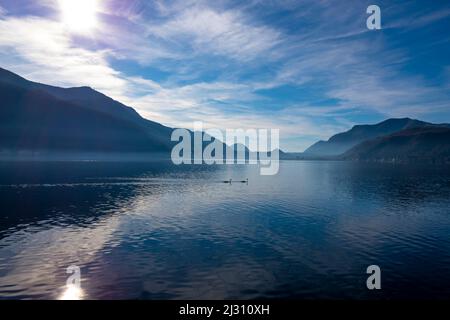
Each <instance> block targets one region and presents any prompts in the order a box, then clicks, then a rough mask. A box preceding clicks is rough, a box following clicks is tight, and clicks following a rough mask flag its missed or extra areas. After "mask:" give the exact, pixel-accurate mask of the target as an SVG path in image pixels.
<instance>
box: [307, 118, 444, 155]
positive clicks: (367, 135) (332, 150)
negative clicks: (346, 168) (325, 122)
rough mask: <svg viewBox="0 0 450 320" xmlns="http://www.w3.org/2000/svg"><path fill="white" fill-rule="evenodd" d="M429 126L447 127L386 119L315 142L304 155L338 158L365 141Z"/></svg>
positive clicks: (407, 119)
mask: <svg viewBox="0 0 450 320" xmlns="http://www.w3.org/2000/svg"><path fill="white" fill-rule="evenodd" d="M429 126H449V125H448V124H441V125H436V124H432V123H428V122H424V121H420V120H415V119H410V118H401V119H388V120H385V121H382V122H380V123H377V124H373V125H356V126H354V127H353V128H351V129H350V130H349V131H346V132H343V133H338V134H336V135H334V136H332V137H331V138H330V139H328V141H318V142H316V143H315V144H313V145H312V146H311V147H309V148H308V149H306V150H305V152H304V154H305V155H314V156H338V155H341V154H343V153H345V152H347V151H348V150H350V149H351V148H353V147H355V146H356V145H358V144H360V143H362V142H364V141H367V140H371V139H375V138H379V137H382V136H386V135H389V134H393V133H395V132H399V131H402V130H406V129H412V128H420V127H429Z"/></svg>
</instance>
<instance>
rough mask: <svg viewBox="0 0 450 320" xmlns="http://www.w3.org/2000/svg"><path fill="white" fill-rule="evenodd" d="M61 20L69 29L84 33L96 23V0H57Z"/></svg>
mask: <svg viewBox="0 0 450 320" xmlns="http://www.w3.org/2000/svg"><path fill="white" fill-rule="evenodd" d="M58 3H59V8H60V10H61V14H62V22H63V23H64V25H66V26H67V27H68V28H69V29H70V31H73V32H79V33H85V32H88V31H90V30H92V29H93V28H94V27H95V26H96V24H97V11H98V3H97V0H58Z"/></svg>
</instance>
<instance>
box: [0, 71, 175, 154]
mask: <svg viewBox="0 0 450 320" xmlns="http://www.w3.org/2000/svg"><path fill="white" fill-rule="evenodd" d="M0 101H1V108H0V149H2V150H5V149H6V150H31V151H50V150H51V151H55V150H58V151H66V152H67V151H95V152H153V153H154V152H162V153H167V152H169V151H170V149H171V142H170V134H171V132H172V129H171V128H168V127H165V126H163V125H161V124H159V123H156V122H153V121H149V120H146V119H144V118H142V117H141V116H140V115H139V114H138V113H137V112H136V111H135V110H134V109H133V108H130V107H127V106H125V105H123V104H121V103H120V102H117V101H115V100H113V99H111V98H109V97H107V96H105V95H103V94H101V93H99V92H97V91H95V90H93V89H92V88H89V87H79V88H68V89H64V88H58V87H53V86H48V85H44V84H40V83H35V82H31V81H28V80H26V79H24V78H22V77H20V76H18V75H16V74H14V73H12V72H9V71H7V70H5V69H1V68H0Z"/></svg>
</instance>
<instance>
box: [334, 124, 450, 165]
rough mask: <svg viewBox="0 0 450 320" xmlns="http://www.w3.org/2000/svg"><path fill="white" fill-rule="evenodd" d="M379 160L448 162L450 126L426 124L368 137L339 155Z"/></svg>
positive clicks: (344, 157)
mask: <svg viewBox="0 0 450 320" xmlns="http://www.w3.org/2000/svg"><path fill="white" fill-rule="evenodd" d="M341 158H342V159H347V160H358V161H381V162H408V163H416V162H426V163H450V128H449V127H445V126H426V127H419V128H412V129H406V130H402V131H400V132H396V133H394V134H391V135H388V136H384V137H380V138H376V139H372V140H368V141H365V142H362V143H360V144H358V145H357V146H355V147H353V148H352V149H350V150H349V151H347V152H346V153H344V154H343V155H342V157H341Z"/></svg>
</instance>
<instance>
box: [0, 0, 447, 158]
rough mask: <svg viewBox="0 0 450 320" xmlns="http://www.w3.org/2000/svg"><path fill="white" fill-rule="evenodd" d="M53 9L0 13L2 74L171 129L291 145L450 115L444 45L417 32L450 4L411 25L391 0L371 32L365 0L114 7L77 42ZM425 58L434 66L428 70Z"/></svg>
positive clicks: (136, 2)
mask: <svg viewBox="0 0 450 320" xmlns="http://www.w3.org/2000/svg"><path fill="white" fill-rule="evenodd" d="M24 1H25V0H24ZM26 1H32V0H26ZM56 3H57V2H56V1H53V0H47V1H44V2H40V4H41V5H44V6H45V7H46V9H47V10H50V11H51V10H53V11H52V12H53V13H52V14H48V13H47V14H45V13H42V12H41V11H39V10H37V9H36V10H35V14H33V12H31V13H30V12H29V11H27V14H19V15H16V14H14V12H15V13H17V12H20V8H19V7H17V6H16V7H14V5H13V4H9V5H10V7H11V8H13V9H15V10H12V11H11V12H13V13H11V14H10V12H9V11H10V10H9V7H6V9H2V8H1V7H0V59H1V61H2V66H3V67H5V68H7V69H10V70H12V71H15V72H17V73H19V74H21V75H23V76H25V77H28V78H30V79H32V80H35V81H41V82H45V83H49V84H53V85H60V86H81V85H89V86H92V87H93V88H95V89H97V90H99V91H102V92H104V93H105V94H107V95H110V96H112V97H113V98H115V99H117V100H120V101H122V102H124V103H126V104H128V105H130V106H133V107H135V108H136V109H137V110H138V111H139V112H140V113H141V114H142V115H144V116H146V117H148V118H151V119H153V120H156V121H160V122H162V123H164V124H167V125H171V126H176V127H182V126H190V125H191V124H192V121H195V120H202V121H204V122H205V123H206V125H207V126H208V127H213V126H216V127H233V128H236V127H242V128H251V127H256V128H258V127H259V128H261V127H272V128H280V129H281V132H282V139H283V140H285V141H287V144H286V145H284V146H283V145H282V147H285V148H287V149H290V150H293V148H305V147H307V144H308V143H310V142H313V141H314V140H315V139H319V138H320V139H322V138H326V137H327V136H329V135H331V134H333V133H336V132H338V131H341V130H345V129H348V128H349V127H350V126H351V125H352V124H354V123H355V122H357V121H359V120H356V119H360V117H361V114H364V115H366V118H367V119H369V121H370V119H374V118H376V119H379V118H383V117H390V116H413V117H414V116H417V117H422V116H423V117H425V118H426V117H429V118H430V117H431V118H432V117H433V115H434V114H439V116H442V115H443V114H444V115H446V116H447V120H448V119H449V118H450V114H449V113H448V111H446V110H448V108H449V107H450V105H449V101H450V97H449V93H448V87H449V85H450V80H449V79H450V77H449V76H448V70H449V66H450V62H449V60H448V55H447V58H445V53H446V51H445V50H444V51H443V52H442V55H439V54H440V53H439V52H440V51H439V50H441V51H442V50H443V48H445V46H446V45H447V47H448V41H449V36H448V34H446V33H444V32H442V31H441V30H437V31H436V32H437V35H439V34H441V37H439V36H437V35H436V34H432V33H428V36H429V37H428V38H429V39H428V38H427V37H424V35H423V34H422V35H421V37H420V38H419V37H415V36H414V34H413V32H417V30H418V29H419V27H423V26H427V27H428V28H429V27H430V26H432V25H433V24H434V23H441V24H442V23H443V22H444V21H446V19H447V18H448V16H449V11H448V8H439V6H436V7H433V8H425V6H422V5H420V4H419V3H416V2H414V1H412V2H411V3H410V4H409V5H415V7H414V10H413V11H410V12H409V13H411V12H414V13H412V14H411V15H406V17H407V18H405V15H402V14H403V13H405V12H408V11H407V10H408V8H409V7H408V5H402V6H399V5H392V4H390V3H389V5H387V4H386V5H384V3H383V4H382V12H386V14H385V15H384V13H383V28H384V29H383V30H381V31H375V32H373V31H368V30H367V29H366V28H365V19H366V16H367V15H366V12H365V9H366V3H364V2H355V3H353V4H354V5H349V4H347V3H344V2H339V3H338V2H332V1H325V0H324V1H311V0H303V1H289V0H286V1H277V2H274V1H250V2H246V3H239V2H234V1H219V2H214V3H212V2H211V1H200V0H199V1H193V0H190V1H178V0H172V1H151V2H149V1H140V0H133V1H126V2H124V1H117V0H108V1H105V2H104V5H103V7H102V8H101V12H99V17H100V21H99V26H98V28H97V29H96V30H95V32H92V34H91V35H88V36H85V37H80V36H75V35H73V34H71V33H70V32H68V31H67V30H66V29H65V28H64V27H63V25H62V24H61V22H60V21H59V20H58V19H59V16H58V14H57V11H58V8H57V6H56ZM386 3H387V2H386ZM417 6H419V7H420V8H419V9H418V8H417ZM35 7H38V6H37V4H34V7H33V8H35ZM385 8H386V10H384V9H385ZM438 9H442V10H438ZM6 10H8V12H7V11H6ZM411 17H412V18H411ZM411 19H412V20H413V21H411ZM411 25H413V26H414V27H411ZM430 30H432V29H430ZM429 32H431V31H429ZM398 33H401V38H400V37H399V36H398ZM425 49H427V50H428V51H426V50H425ZM431 49H433V50H431ZM430 52H432V53H430ZM447 52H448V50H447ZM421 55H423V56H424V57H421ZM430 57H436V58H439V59H440V62H439V65H436V66H434V67H433V68H430V69H426V68H425V67H422V65H424V64H427V63H429V59H430ZM417 61H419V62H420V63H421V64H422V65H415V64H416V63H417ZM285 88H288V89H287V90H290V91H288V92H287V93H286V91H283V90H284V89H285Z"/></svg>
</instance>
